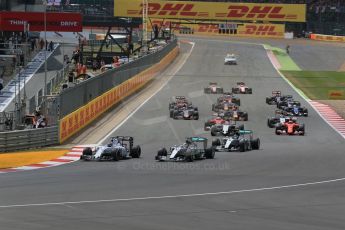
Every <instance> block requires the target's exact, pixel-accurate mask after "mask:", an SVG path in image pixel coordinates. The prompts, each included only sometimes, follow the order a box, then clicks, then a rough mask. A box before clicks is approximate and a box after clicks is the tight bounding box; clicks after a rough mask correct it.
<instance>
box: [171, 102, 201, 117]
mask: <svg viewBox="0 0 345 230" xmlns="http://www.w3.org/2000/svg"><path fill="white" fill-rule="evenodd" d="M170 117H171V118H173V119H176V120H177V119H179V120H199V111H198V107H193V106H191V105H190V106H183V107H177V108H176V107H175V108H174V109H171V110H170Z"/></svg>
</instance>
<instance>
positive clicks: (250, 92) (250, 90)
mask: <svg viewBox="0 0 345 230" xmlns="http://www.w3.org/2000/svg"><path fill="white" fill-rule="evenodd" d="M245 91H246V93H247V94H252V93H253V89H252V88H248V89H245Z"/></svg>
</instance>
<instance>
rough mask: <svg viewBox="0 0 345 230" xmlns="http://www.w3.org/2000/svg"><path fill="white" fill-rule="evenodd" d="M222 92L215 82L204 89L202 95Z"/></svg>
mask: <svg viewBox="0 0 345 230" xmlns="http://www.w3.org/2000/svg"><path fill="white" fill-rule="evenodd" d="M223 91H224V90H223V88H222V87H219V86H218V84H217V83H216V82H210V85H209V86H208V87H207V88H204V93H206V94H221V93H223Z"/></svg>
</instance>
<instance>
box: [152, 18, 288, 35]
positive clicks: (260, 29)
mask: <svg viewBox="0 0 345 230" xmlns="http://www.w3.org/2000/svg"><path fill="white" fill-rule="evenodd" d="M170 24H171V28H172V29H173V30H174V31H175V33H181V34H199V35H200V34H201V35H202V34H204V35H231V36H242V37H266V38H284V33H285V25H284V24H268V23H224V22H212V23H202V24H188V23H185V22H183V21H180V20H175V21H174V20H163V19H154V20H152V25H157V26H158V27H164V28H169V27H170ZM151 29H152V28H149V30H151Z"/></svg>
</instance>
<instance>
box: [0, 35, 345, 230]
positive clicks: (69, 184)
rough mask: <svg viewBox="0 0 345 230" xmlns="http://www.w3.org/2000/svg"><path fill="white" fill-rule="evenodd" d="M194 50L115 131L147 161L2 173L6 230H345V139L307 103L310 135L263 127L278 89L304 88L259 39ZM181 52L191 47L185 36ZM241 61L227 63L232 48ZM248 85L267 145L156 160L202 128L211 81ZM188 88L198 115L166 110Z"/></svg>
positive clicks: (246, 104) (253, 115)
mask: <svg viewBox="0 0 345 230" xmlns="http://www.w3.org/2000/svg"><path fill="white" fill-rule="evenodd" d="M195 42H196V45H195V48H194V50H193V52H192V54H191V56H190V57H189V59H188V60H187V62H186V63H185V65H183V67H182V68H181V69H180V71H178V73H177V74H176V76H174V77H173V78H172V79H171V81H170V82H169V83H168V84H167V85H166V86H165V87H164V88H163V89H162V90H161V91H159V92H158V93H157V94H156V95H155V96H154V97H152V98H151V99H150V100H149V101H148V102H147V103H145V104H144V105H143V106H142V107H141V108H140V109H139V110H138V111H137V112H136V113H135V114H134V115H133V116H132V117H130V118H129V119H128V120H127V121H126V122H125V123H124V124H123V125H122V126H121V127H119V128H118V129H117V130H116V132H115V133H114V135H132V136H134V138H135V143H137V144H140V145H141V147H142V151H143V157H142V158H141V159H133V160H128V161H122V162H77V163H73V164H69V165H64V166H61V167H54V168H48V169H43V170H38V171H28V172H24V173H10V174H3V175H0V229H1V230H7V229H11V230H13V229H35V230H37V229H52V230H53V229H148V230H152V229H159V230H160V229H174V230H175V229H312V230H317V229H344V228H345V222H344V213H345V202H344V194H345V181H344V179H340V180H336V181H329V180H333V179H337V178H344V177H345V168H344V167H343V165H344V163H345V156H344V149H345V142H344V140H343V139H342V138H341V137H340V135H339V134H337V133H336V132H335V131H334V130H333V129H332V128H330V127H329V126H328V125H327V124H326V123H325V122H324V121H323V120H322V119H321V118H320V117H319V116H318V115H317V113H316V112H315V111H313V110H312V109H311V108H310V107H309V106H308V104H307V103H306V102H305V103H303V104H304V105H305V106H307V107H308V108H309V111H310V116H309V117H308V118H304V119H301V120H302V121H303V122H305V124H306V132H307V134H306V136H304V137H296V136H291V137H288V136H275V135H274V134H273V130H272V129H269V128H268V127H267V126H266V119H267V117H268V116H271V115H273V112H274V106H269V105H266V104H265V97H266V96H267V95H270V94H271V91H272V90H282V92H283V93H289V94H293V95H294V96H295V98H296V99H299V100H303V99H302V98H300V97H299V96H298V95H297V94H296V93H295V92H294V91H293V90H292V89H291V88H290V86H289V85H288V84H287V83H286V82H285V81H284V80H283V79H282V78H281V77H280V76H279V75H278V73H277V72H276V71H275V70H274V69H273V67H272V65H271V63H270V61H269V60H268V58H267V55H266V52H265V50H264V49H263V48H262V47H261V46H256V45H243V44H242V45H239V44H234V43H229V42H224V41H208V40H204V39H198V40H195ZM181 48H182V52H187V51H188V45H186V44H184V45H182V46H181ZM230 51H231V52H234V53H237V54H239V60H238V63H239V65H237V66H225V65H224V64H223V58H224V56H225V55H226V53H227V52H230ZM211 81H213V82H218V83H219V84H220V85H222V86H223V87H224V88H225V89H229V90H230V89H231V86H233V85H234V84H235V83H236V82H237V81H244V82H246V83H247V84H248V85H249V86H252V87H253V95H241V96H240V98H241V103H242V106H241V108H242V109H243V110H245V111H248V113H249V121H248V122H246V123H245V126H246V128H248V129H253V130H254V133H255V135H256V136H258V137H260V139H261V143H262V147H261V149H260V150H259V151H251V152H246V153H217V154H216V158H215V159H213V160H204V161H195V162H193V163H159V162H155V161H154V155H155V154H156V152H157V150H158V149H159V148H160V147H162V146H166V147H170V146H171V145H173V144H178V143H180V142H181V141H183V140H184V138H185V137H187V136H191V135H201V136H205V137H209V134H208V133H207V132H204V131H203V129H202V127H203V122H204V120H205V119H206V118H207V117H209V115H210V114H211V103H212V102H213V101H215V100H216V96H215V95H204V94H203V88H204V87H205V86H207V85H208V83H209V82H211ZM173 95H186V96H188V97H190V98H191V99H192V101H193V104H195V105H197V106H198V107H199V111H200V120H199V121H175V120H171V119H170V118H169V117H168V108H167V107H168V101H169V98H170V97H171V96H173Z"/></svg>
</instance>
